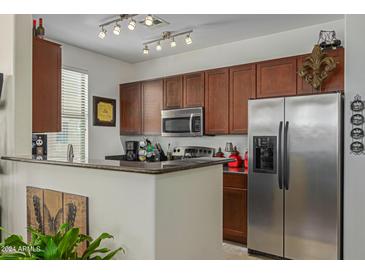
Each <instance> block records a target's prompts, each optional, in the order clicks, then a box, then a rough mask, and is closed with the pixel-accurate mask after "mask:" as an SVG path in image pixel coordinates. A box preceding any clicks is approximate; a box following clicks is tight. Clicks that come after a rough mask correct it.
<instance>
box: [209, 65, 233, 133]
mask: <svg viewBox="0 0 365 274" xmlns="http://www.w3.org/2000/svg"><path fill="white" fill-rule="evenodd" d="M228 78H229V75H228V68H223V69H216V70H210V71H206V72H205V133H206V134H227V133H228V122H229V121H228V116H229V113H228V108H229V100H228V98H229V90H228V86H229V82H228Z"/></svg>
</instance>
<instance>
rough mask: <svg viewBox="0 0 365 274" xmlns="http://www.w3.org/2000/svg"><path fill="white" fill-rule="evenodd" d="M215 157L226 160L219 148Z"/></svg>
mask: <svg viewBox="0 0 365 274" xmlns="http://www.w3.org/2000/svg"><path fill="white" fill-rule="evenodd" d="M213 157H217V158H224V153H223V151H222V149H221V148H220V147H219V148H218V151H217V153H216V154H214V156H213Z"/></svg>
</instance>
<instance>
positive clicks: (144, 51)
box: [143, 45, 149, 54]
mask: <svg viewBox="0 0 365 274" xmlns="http://www.w3.org/2000/svg"><path fill="white" fill-rule="evenodd" d="M148 52H149V49H148V46H147V45H145V46H144V48H143V54H148Z"/></svg>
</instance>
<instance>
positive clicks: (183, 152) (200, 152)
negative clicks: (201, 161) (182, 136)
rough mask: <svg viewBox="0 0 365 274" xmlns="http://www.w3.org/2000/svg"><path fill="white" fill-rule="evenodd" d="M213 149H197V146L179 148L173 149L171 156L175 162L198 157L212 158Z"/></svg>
mask: <svg viewBox="0 0 365 274" xmlns="http://www.w3.org/2000/svg"><path fill="white" fill-rule="evenodd" d="M214 154H215V149H214V148H211V147H199V146H180V147H175V148H174V150H173V152H172V156H173V158H174V159H175V160H178V159H189V158H200V157H213V156H214Z"/></svg>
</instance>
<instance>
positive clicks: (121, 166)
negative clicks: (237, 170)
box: [1, 155, 233, 174]
mask: <svg viewBox="0 0 365 274" xmlns="http://www.w3.org/2000/svg"><path fill="white" fill-rule="evenodd" d="M1 160H8V161H16V162H25V163H36V164H48V165H59V166H71V167H79V168H92V169H102V170H114V171H124V172H134V173H145V174H164V173H170V172H176V171H182V170H188V169H194V168H200V167H206V166H213V165H221V164H226V163H228V162H231V161H233V160H231V159H227V158H194V159H184V160H175V161H166V162H130V161H117V160H92V159H88V160H87V161H85V162H80V161H76V160H74V161H73V162H70V161H67V159H52V158H49V157H48V158H47V159H46V160H41V159H38V160H37V159H34V158H33V157H32V156H31V155H30V156H2V157H1Z"/></svg>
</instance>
